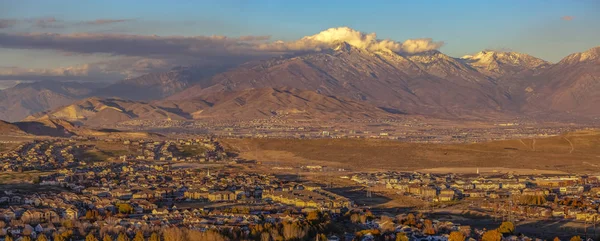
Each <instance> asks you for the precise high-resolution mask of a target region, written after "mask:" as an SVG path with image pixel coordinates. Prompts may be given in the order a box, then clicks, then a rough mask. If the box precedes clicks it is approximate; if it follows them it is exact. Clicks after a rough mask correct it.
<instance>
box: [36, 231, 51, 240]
mask: <svg viewBox="0 0 600 241" xmlns="http://www.w3.org/2000/svg"><path fill="white" fill-rule="evenodd" d="M36 240H37V241H48V238H47V237H46V235H44V234H43V233H42V234H40V235H39V236H38V237H37V239H36Z"/></svg>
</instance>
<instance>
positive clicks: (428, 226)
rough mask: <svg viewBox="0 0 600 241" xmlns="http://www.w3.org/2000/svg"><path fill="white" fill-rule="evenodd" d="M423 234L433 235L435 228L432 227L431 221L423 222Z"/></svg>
mask: <svg viewBox="0 0 600 241" xmlns="http://www.w3.org/2000/svg"><path fill="white" fill-rule="evenodd" d="M423 233H424V234H427V235H434V234H435V228H434V227H433V222H431V220H429V219H427V220H425V228H424V229H423Z"/></svg>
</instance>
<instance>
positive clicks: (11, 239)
mask: <svg viewBox="0 0 600 241" xmlns="http://www.w3.org/2000/svg"><path fill="white" fill-rule="evenodd" d="M4 241H13V238H12V237H11V236H8V235H6V237H5V238H4Z"/></svg>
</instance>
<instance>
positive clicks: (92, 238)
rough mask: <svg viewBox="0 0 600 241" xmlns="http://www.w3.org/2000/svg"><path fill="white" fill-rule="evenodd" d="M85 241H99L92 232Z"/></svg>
mask: <svg viewBox="0 0 600 241" xmlns="http://www.w3.org/2000/svg"><path fill="white" fill-rule="evenodd" d="M85 241H98V239H97V238H96V236H94V234H93V233H92V232H90V233H89V234H88V235H87V236H85Z"/></svg>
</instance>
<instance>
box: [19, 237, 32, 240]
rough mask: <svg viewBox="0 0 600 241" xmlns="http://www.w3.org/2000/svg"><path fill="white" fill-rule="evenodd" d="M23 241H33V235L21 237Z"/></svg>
mask: <svg viewBox="0 0 600 241" xmlns="http://www.w3.org/2000/svg"><path fill="white" fill-rule="evenodd" d="M21 241H31V237H29V236H23V237H22V238H21Z"/></svg>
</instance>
